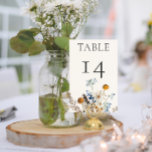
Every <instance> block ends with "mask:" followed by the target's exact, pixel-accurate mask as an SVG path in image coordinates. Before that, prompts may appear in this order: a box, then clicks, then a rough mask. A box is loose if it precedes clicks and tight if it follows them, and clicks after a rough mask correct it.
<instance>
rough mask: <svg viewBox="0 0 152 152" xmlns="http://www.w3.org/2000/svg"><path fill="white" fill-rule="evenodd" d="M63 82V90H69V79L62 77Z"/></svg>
mask: <svg viewBox="0 0 152 152" xmlns="http://www.w3.org/2000/svg"><path fill="white" fill-rule="evenodd" d="M62 80H63V82H62V87H61V91H62V92H66V91H69V82H68V80H67V79H65V78H62Z"/></svg>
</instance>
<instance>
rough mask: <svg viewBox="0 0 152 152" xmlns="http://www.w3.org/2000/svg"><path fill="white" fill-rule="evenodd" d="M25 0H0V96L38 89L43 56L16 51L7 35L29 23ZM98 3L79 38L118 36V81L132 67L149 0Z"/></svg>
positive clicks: (151, 9) (143, 32) (149, 8)
mask: <svg viewBox="0 0 152 152" xmlns="http://www.w3.org/2000/svg"><path fill="white" fill-rule="evenodd" d="M26 1H27V0H0V99H5V98H9V97H13V96H17V95H21V94H28V93H34V92H38V73H39V69H40V67H41V66H42V64H43V62H44V61H43V57H42V56H34V57H29V56H27V55H20V54H18V53H16V52H15V51H13V50H12V49H11V48H10V45H9V39H10V38H11V37H12V36H14V35H15V34H16V33H17V32H18V31H19V30H20V29H26V28H29V27H30V26H32V22H31V21H30V19H29V18H28V17H27V16H25V15H23V14H22V13H21V7H22V6H24V5H25V2H26ZM99 7H100V9H99V10H98V11H97V12H96V13H95V14H94V15H92V16H91V17H90V19H89V21H88V23H87V25H86V26H85V28H84V29H83V31H82V32H81V34H80V36H79V38H84V39H89V38H91V39H102V38H107V39H111V38H114V39H118V43H119V76H120V80H119V82H120V83H122V81H121V77H125V79H127V75H128V73H129V72H130V70H131V68H132V63H133V62H134V58H135V53H134V47H135V44H136V42H137V41H139V40H144V39H145V35H146V31H147V25H146V22H147V20H148V19H149V18H150V13H152V1H151V0H127V1H124V0H101V1H100V6H99ZM123 81H126V82H128V80H124V79H123Z"/></svg>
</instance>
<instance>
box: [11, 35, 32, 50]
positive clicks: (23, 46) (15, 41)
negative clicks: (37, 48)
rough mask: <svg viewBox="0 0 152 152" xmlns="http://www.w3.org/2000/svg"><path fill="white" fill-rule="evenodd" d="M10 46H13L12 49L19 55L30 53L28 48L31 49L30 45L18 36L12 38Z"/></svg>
mask: <svg viewBox="0 0 152 152" xmlns="http://www.w3.org/2000/svg"><path fill="white" fill-rule="evenodd" d="M10 45H11V48H12V49H13V50H15V51H16V52H18V53H27V52H28V48H29V46H28V44H27V43H25V42H24V41H22V40H20V39H19V38H18V37H17V36H16V37H13V38H11V40H10Z"/></svg>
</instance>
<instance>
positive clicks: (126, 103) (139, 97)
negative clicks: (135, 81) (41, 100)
mask: <svg viewBox="0 0 152 152" xmlns="http://www.w3.org/2000/svg"><path fill="white" fill-rule="evenodd" d="M151 102H152V99H151V93H150V91H144V92H140V93H131V92H127V93H126V92H122V91H119V103H118V104H119V105H118V108H119V109H118V112H116V113H114V114H113V116H114V117H115V118H116V119H118V120H120V121H122V122H123V124H124V129H127V128H129V127H133V128H139V127H140V124H141V118H142V112H141V108H142V105H143V104H151ZM9 106H16V107H17V109H18V111H17V112H16V118H14V119H12V120H9V121H6V122H1V123H0V152H19V151H24V152H71V151H73V152H81V148H80V146H77V147H73V148H70V149H40V148H27V147H21V146H16V145H13V144H12V143H9V142H8V141H7V139H6V131H5V128H6V126H7V125H8V124H10V123H12V122H15V121H21V120H28V119H36V118H38V94H31V95H24V96H18V97H14V98H11V99H7V100H2V101H0V109H3V108H7V107H9Z"/></svg>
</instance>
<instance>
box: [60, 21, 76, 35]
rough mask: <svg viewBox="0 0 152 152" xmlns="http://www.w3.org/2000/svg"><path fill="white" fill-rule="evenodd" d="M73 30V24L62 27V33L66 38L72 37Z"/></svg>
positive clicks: (67, 23)
mask: <svg viewBox="0 0 152 152" xmlns="http://www.w3.org/2000/svg"><path fill="white" fill-rule="evenodd" d="M73 29H74V28H73V27H72V25H71V23H69V22H66V23H65V24H63V25H62V29H61V33H62V35H63V36H65V37H70V35H71V33H72V31H73Z"/></svg>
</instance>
